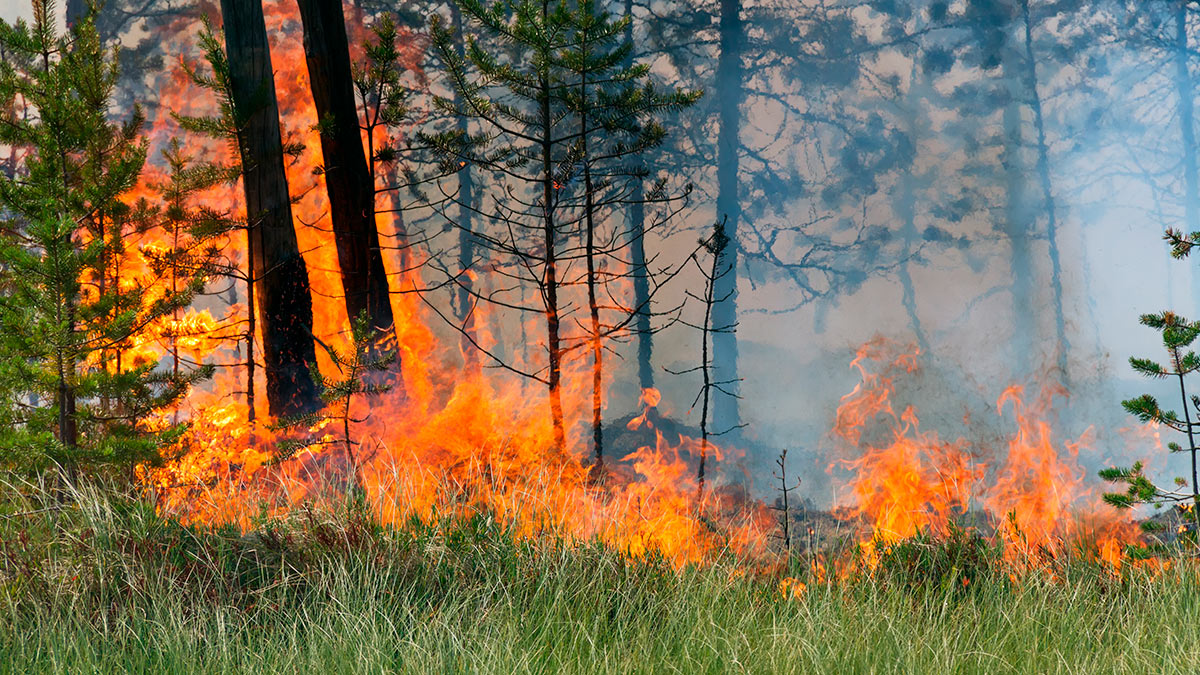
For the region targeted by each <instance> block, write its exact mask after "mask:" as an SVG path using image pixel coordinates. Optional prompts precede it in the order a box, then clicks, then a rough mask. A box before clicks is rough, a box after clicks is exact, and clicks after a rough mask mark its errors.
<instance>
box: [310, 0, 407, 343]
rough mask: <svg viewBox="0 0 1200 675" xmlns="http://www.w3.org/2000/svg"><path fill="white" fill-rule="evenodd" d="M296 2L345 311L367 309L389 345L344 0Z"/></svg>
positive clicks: (388, 309)
mask: <svg viewBox="0 0 1200 675" xmlns="http://www.w3.org/2000/svg"><path fill="white" fill-rule="evenodd" d="M298 4H299V6H300V17H301V20H302V22H303V25H304V55H305V58H306V60H307V62H308V77H309V82H310V84H311V86H312V94H313V102H314V103H315V104H316V108H317V118H318V120H320V121H319V123H318V129H319V131H320V138H321V154H322V156H323V157H324V163H325V167H324V169H325V174H324V175H325V187H326V189H327V190H328V192H329V207H330V216H331V218H332V221H333V236H334V244H335V245H336V247H337V254H338V267H339V268H340V270H341V276H342V287H343V289H344V291H345V294H346V313H347V315H348V316H350V317H351V318H352V319H353V318H354V317H358V316H361V315H362V314H363V313H364V312H365V313H366V316H367V320H368V322H369V323H370V327H371V329H373V330H374V331H375V335H374V341H373V342H372V349H373V350H377V351H390V350H389V349H387V348H386V344H387V342H388V341H389V336H391V335H393V334H394V333H395V325H394V321H393V318H392V305H391V301H390V297H389V291H388V280H387V273H386V272H385V270H384V266H383V255H382V254H381V252H380V248H379V231H378V230H377V229H376V227H375V184H374V181H373V180H372V178H371V173H370V170H369V169H368V168H367V161H366V158H365V157H364V155H363V147H362V137H361V135H360V130H359V120H358V109H357V107H356V105H355V98H354V85H353V76H352V71H351V67H350V47H349V44H348V42H347V38H346V22H345V17H344V16H343V14H342V4H341V0H299V2H298Z"/></svg>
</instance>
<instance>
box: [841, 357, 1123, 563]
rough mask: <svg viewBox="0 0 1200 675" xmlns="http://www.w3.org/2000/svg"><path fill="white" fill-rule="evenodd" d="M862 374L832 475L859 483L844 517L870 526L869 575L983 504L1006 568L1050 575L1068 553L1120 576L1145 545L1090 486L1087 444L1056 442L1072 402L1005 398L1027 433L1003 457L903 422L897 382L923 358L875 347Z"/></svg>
mask: <svg viewBox="0 0 1200 675" xmlns="http://www.w3.org/2000/svg"><path fill="white" fill-rule="evenodd" d="M897 354H898V355H897ZM852 365H853V367H854V368H856V369H858V371H859V372H860V374H861V376H862V381H861V382H860V383H859V384H858V385H857V386H856V387H855V388H854V390H853V391H852V392H851V393H850V394H848V395H847V396H845V397H844V398H843V399H842V403H841V406H840V407H839V408H838V411H837V416H836V424H835V427H834V429H833V434H832V438H833V440H834V443H835V448H836V450H837V453H838V456H837V458H836V459H835V461H834V462H833V463H832V464H831V466H830V469H831V470H835V469H837V470H848V471H849V472H850V476H849V479H848V481H847V483H846V487H847V488H849V495H848V500H847V503H845V504H843V505H842V506H841V508H839V509H838V511H837V513H838V514H839V515H840V516H841V517H843V518H859V519H861V520H863V521H865V523H866V524H867V525H868V526H869V536H867V537H866V538H865V539H864V541H863V543H862V546H861V551H862V553H863V554H864V555H863V558H864V559H865V560H866V565H867V567H868V568H873V567H874V565H876V564H877V563H878V560H879V557H878V555H879V554H878V546H877V543H881V544H884V545H887V544H891V543H894V542H896V541H898V540H901V539H904V538H908V537H912V536H915V535H917V534H920V533H929V534H932V535H935V536H940V535H945V534H946V533H947V531H948V528H949V527H950V525H951V524H952V523H953V522H954V520H955V518H957V517H960V516H961V515H963V514H965V513H966V512H967V510H968V508H969V507H970V506H971V505H972V500H973V499H974V500H975V502H976V503H977V504H979V505H980V506H982V507H983V508H985V509H986V510H987V511H988V512H989V513H990V514H991V515H992V517H993V518H994V519H995V522H997V536H998V537H1000V538H1001V539H1002V540H1003V541H1004V543H1005V547H1004V548H1005V558H1006V560H1007V561H1008V562H1009V563H1011V564H1012V565H1013V566H1014V567H1016V568H1018V569H1022V570H1027V569H1032V568H1035V567H1043V566H1044V565H1045V563H1046V562H1048V561H1049V560H1050V559H1051V558H1053V557H1054V556H1056V555H1058V554H1059V553H1061V552H1064V551H1065V550H1066V548H1067V547H1068V546H1070V547H1071V549H1072V551H1082V552H1083V553H1084V555H1085V556H1087V557H1092V558H1094V559H1098V560H1102V561H1104V562H1105V563H1107V564H1109V565H1110V566H1111V567H1112V568H1113V569H1114V570H1119V569H1120V566H1121V563H1122V556H1123V550H1124V548H1125V546H1126V545H1127V544H1130V543H1136V542H1138V541H1139V533H1138V530H1137V528H1136V527H1135V526H1134V525H1133V524H1132V523H1131V522H1129V521H1128V520H1127V519H1125V518H1123V517H1121V516H1120V515H1119V514H1117V513H1116V512H1115V511H1114V510H1112V509H1110V508H1106V507H1105V506H1104V505H1103V504H1102V503H1101V502H1100V500H1099V499H1097V498H1096V495H1095V493H1094V491H1093V490H1091V489H1090V488H1089V487H1088V486H1087V485H1086V484H1085V482H1084V471H1083V470H1082V468H1081V467H1080V465H1079V461H1078V456H1079V449H1080V447H1081V446H1082V445H1084V443H1085V441H1086V438H1087V436H1088V434H1085V435H1084V438H1083V439H1080V440H1077V441H1073V442H1059V441H1056V440H1055V436H1054V429H1053V426H1052V424H1051V423H1050V422H1049V419H1050V413H1051V411H1052V405H1053V401H1054V398H1055V397H1058V396H1062V397H1065V396H1066V392H1065V390H1063V389H1062V388H1061V387H1043V388H1042V391H1041V393H1040V395H1039V396H1037V397H1036V398H1035V399H1033V403H1032V404H1027V403H1026V402H1025V401H1026V398H1025V392H1024V390H1023V388H1021V387H1019V386H1013V387H1010V388H1008V389H1007V390H1005V391H1004V393H1003V394H1002V395H1001V396H1000V398H999V400H998V402H997V411H998V412H999V413H1000V414H1001V415H1002V416H1003V415H1004V413H1005V411H1006V410H1007V409H1011V410H1012V412H1013V415H1014V417H1015V421H1016V431H1015V432H1014V433H1013V434H1012V436H1011V437H1010V439H1009V441H1008V443H1007V447H1006V448H1005V450H1006V452H1005V453H1004V454H1000V453H999V452H998V451H997V448H993V447H990V446H987V445H979V446H974V447H972V446H970V445H969V444H968V442H967V441H965V440H963V439H959V440H957V441H955V442H953V443H949V442H945V441H942V440H941V439H939V438H938V436H937V434H936V433H934V432H925V431H922V430H921V429H920V427H919V424H918V420H917V415H916V412H915V411H914V409H913V408H911V407H909V408H906V409H905V410H904V412H903V413H902V414H899V415H897V414H896V412H895V409H894V407H893V400H894V399H895V390H894V387H893V384H894V380H895V378H896V377H898V376H900V375H909V374H911V373H913V372H914V371H915V369H916V352H915V350H913V351H900V350H899V349H898V348H896V347H895V346H894V345H891V344H890V343H888V342H887V341H885V340H882V339H876V340H873V341H871V342H869V343H867V344H866V345H864V346H863V347H862V348H861V349H859V351H858V354H857V357H856V358H855V360H854V361H853V363H852ZM875 439H882V440H875ZM969 448H970V449H969ZM989 467H995V469H994V471H993V472H992V473H991V474H989V473H988V469H989Z"/></svg>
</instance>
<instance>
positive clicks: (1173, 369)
mask: <svg viewBox="0 0 1200 675" xmlns="http://www.w3.org/2000/svg"><path fill="white" fill-rule="evenodd" d="M1141 322H1142V325H1144V326H1149V327H1150V328H1153V329H1155V330H1157V331H1159V332H1160V333H1162V341H1163V347H1164V348H1165V349H1166V351H1167V355H1168V357H1169V359H1170V361H1169V367H1164V366H1162V365H1160V364H1159V363H1157V362H1155V361H1153V360H1151V359H1142V358H1131V359H1130V360H1129V364H1130V365H1131V366H1133V369H1134V370H1135V371H1136V372H1138V373H1139V374H1141V375H1144V376H1146V377H1150V378H1154V379H1168V378H1170V379H1174V380H1176V381H1177V382H1178V384H1179V398H1180V404H1181V405H1182V406H1183V408H1182V410H1183V417H1182V419H1181V418H1180V416H1179V413H1177V412H1175V411H1174V410H1165V409H1163V408H1162V407H1161V406H1159V403H1158V400H1157V399H1156V398H1155V397H1154V396H1151V395H1150V394H1145V395H1143V396H1140V397H1138V398H1135V399H1130V400H1128V401H1125V402H1124V403H1123V404H1122V405H1124V407H1125V410H1126V411H1127V412H1129V414H1131V415H1134V416H1135V417H1137V418H1138V419H1139V420H1141V421H1142V422H1153V423H1157V424H1161V425H1163V426H1165V427H1167V428H1169V429H1172V430H1174V431H1177V432H1179V433H1181V434H1184V435H1186V436H1187V446H1182V445H1180V444H1179V443H1175V442H1171V443H1169V444H1168V448H1169V449H1170V450H1171V452H1173V453H1174V452H1186V453H1188V454H1189V455H1190V456H1191V460H1192V480H1191V490H1189V491H1183V490H1180V489H1174V490H1168V489H1164V488H1161V487H1159V486H1157V485H1155V484H1154V483H1153V482H1152V481H1151V480H1150V478H1149V477H1147V476H1146V475H1145V473H1144V472H1143V465H1142V463H1141V462H1138V463H1136V464H1134V465H1133V467H1132V468H1124V467H1112V468H1108V469H1105V470H1103V471H1101V472H1100V477H1101V478H1104V479H1105V480H1107V481H1111V482H1114V483H1121V484H1124V485H1125V486H1126V488H1127V489H1126V490H1125V491H1124V492H1117V493H1110V494H1106V495H1104V498H1105V501H1107V502H1109V503H1110V504H1112V505H1114V506H1116V507H1118V508H1129V507H1131V506H1133V505H1135V504H1155V505H1162V504H1185V503H1187V502H1191V503H1190V504H1187V505H1186V508H1187V509H1190V510H1191V512H1192V515H1193V517H1194V518H1195V519H1196V522H1197V525H1198V526H1200V485H1198V484H1197V456H1196V454H1197V452H1200V447H1197V443H1196V441H1197V433H1198V432H1200V396H1196V395H1189V394H1188V389H1187V378H1188V376H1189V375H1191V374H1193V373H1195V372H1197V371H1200V356H1197V355H1196V352H1194V351H1192V350H1191V347H1192V344H1193V343H1194V342H1195V341H1196V338H1198V337H1200V322H1195V321H1189V320H1187V319H1185V318H1183V317H1181V316H1179V315H1177V314H1174V313H1172V312H1162V313H1160V314H1146V315H1143V316H1142V318H1141ZM1189 408H1191V409H1190V410H1189ZM1193 413H1195V414H1196V416H1197V417H1196V420H1195V421H1193V419H1192V415H1193ZM1187 485H1188V482H1187V480H1185V479H1184V478H1176V479H1175V486H1176V488H1183V487H1185V486H1187Z"/></svg>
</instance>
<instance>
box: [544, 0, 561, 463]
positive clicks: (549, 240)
mask: <svg viewBox="0 0 1200 675" xmlns="http://www.w3.org/2000/svg"><path fill="white" fill-rule="evenodd" d="M549 14H550V1H549V0H542V20H543V21H545V19H546V17H547V16H548V15H549ZM543 56H548V55H547V54H543ZM548 61H549V59H548V58H545V59H543V61H542V63H543V65H542V73H541V76H540V78H539V81H538V89H539V92H538V96H539V98H540V100H541V127H542V138H541V146H542V147H541V153H542V157H541V159H542V239H543V245H544V246H545V249H546V250H545V254H544V255H545V257H544V259H543V262H544V264H545V271H544V274H543V277H542V283H541V288H540V291H541V294H542V300H543V302H544V306H545V308H546V348H547V350H548V356H549V366H550V367H549V374H548V376H547V385H548V387H549V389H550V416H551V419H552V421H553V423H554V443H555V446H556V447H557V448H558V449H559V450H562V449H564V448H566V446H567V434H566V427H565V424H564V422H563V407H562V356H563V354H562V342H561V338H560V336H559V331H560V325H559V324H560V322H561V319H560V317H559V311H558V226H557V224H556V223H555V220H554V208H555V196H554V182H555V181H554V134H553V132H554V118H553V117H552V115H551V110H550V96H551V91H550V72H549V68H550V66H549V65H548Z"/></svg>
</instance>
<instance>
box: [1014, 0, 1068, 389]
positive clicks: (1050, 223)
mask: <svg viewBox="0 0 1200 675" xmlns="http://www.w3.org/2000/svg"><path fill="white" fill-rule="evenodd" d="M1021 16H1022V19H1023V20H1024V23H1025V89H1026V94H1027V95H1028V96H1029V107H1030V108H1032V109H1033V124H1034V131H1035V132H1036V133H1037V152H1038V159H1037V172H1038V180H1039V181H1040V183H1041V188H1042V205H1043V207H1044V208H1045V211H1046V239H1047V240H1048V242H1049V252H1048V255H1049V257H1050V291H1051V294H1052V295H1053V302H1054V335H1055V338H1056V340H1057V345H1056V350H1055V364H1056V365H1057V367H1058V370H1059V373H1060V375H1061V377H1062V379H1063V384H1067V383H1068V382H1069V375H1070V373H1069V372H1068V370H1067V357H1068V354H1069V352H1070V349H1071V343H1070V341H1068V340H1067V321H1066V316H1065V315H1064V310H1063V285H1062V260H1061V258H1060V256H1059V251H1058V209H1057V207H1056V204H1055V200H1054V184H1053V182H1052V181H1051V178H1050V148H1049V145H1048V144H1047V142H1046V121H1045V118H1044V116H1043V115H1042V97H1041V94H1040V93H1039V92H1038V77H1037V61H1035V60H1034V54H1033V23H1032V21H1031V20H1030V17H1029V0H1021Z"/></svg>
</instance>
